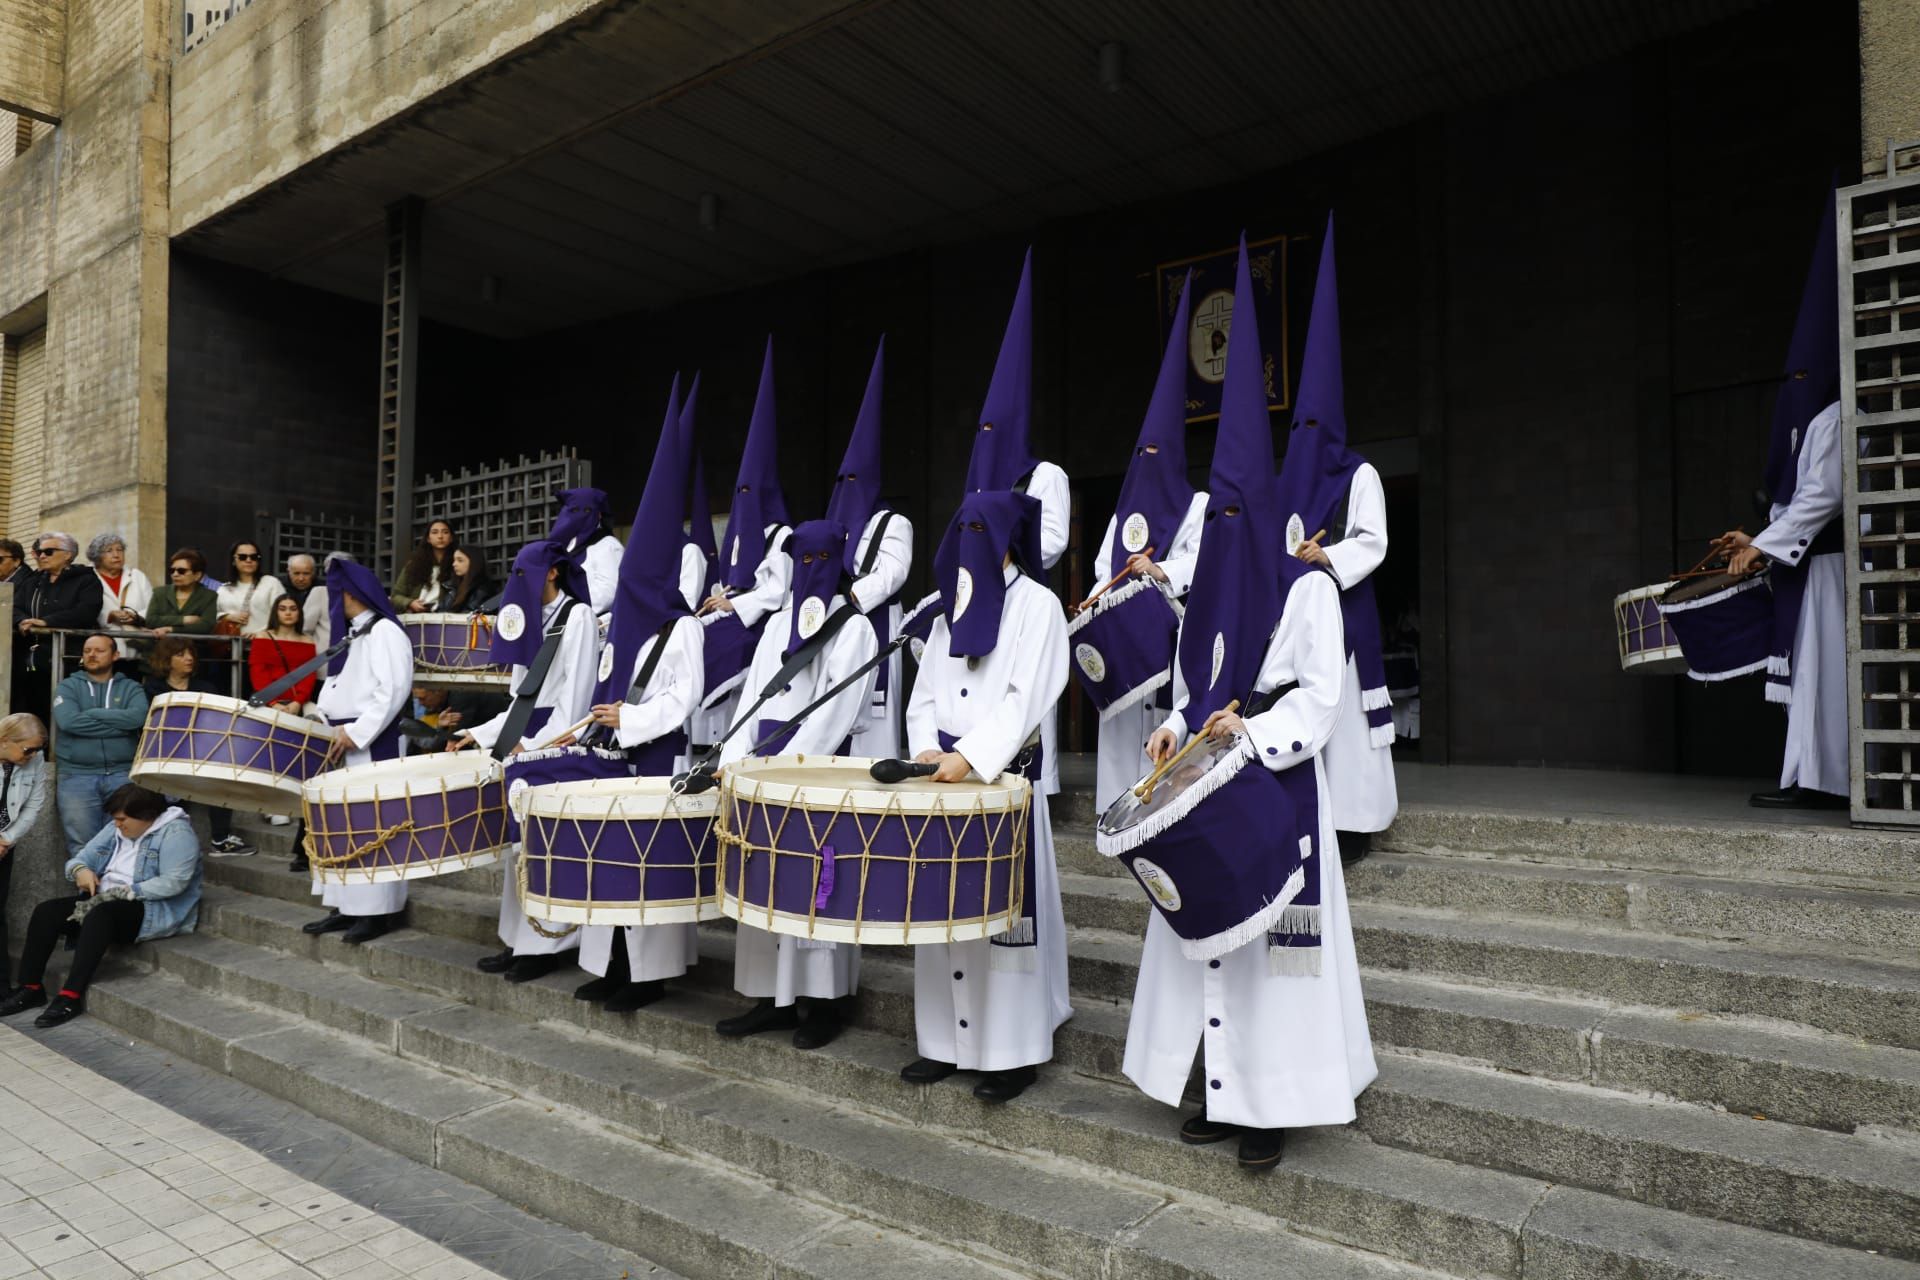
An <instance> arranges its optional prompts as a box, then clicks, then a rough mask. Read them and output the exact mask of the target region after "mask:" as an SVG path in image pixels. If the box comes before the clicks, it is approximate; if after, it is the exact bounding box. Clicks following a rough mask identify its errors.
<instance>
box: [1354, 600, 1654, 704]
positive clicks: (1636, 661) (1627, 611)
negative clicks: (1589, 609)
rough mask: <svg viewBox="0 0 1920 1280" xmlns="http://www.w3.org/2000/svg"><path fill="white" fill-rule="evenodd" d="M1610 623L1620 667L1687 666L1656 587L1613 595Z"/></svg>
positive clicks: (1639, 670) (1650, 670)
mask: <svg viewBox="0 0 1920 1280" xmlns="http://www.w3.org/2000/svg"><path fill="white" fill-rule="evenodd" d="M1613 626H1614V632H1615V635H1616V637H1617V638H1618V640H1619V644H1620V668H1621V670H1623V671H1631V672H1634V673H1636V674H1639V675H1678V674H1679V673H1680V672H1682V671H1685V670H1686V669H1687V662H1686V659H1685V658H1684V657H1682V656H1681V654H1680V641H1679V640H1678V639H1676V638H1675V637H1674V634H1673V628H1672V627H1671V626H1669V625H1668V624H1667V620H1666V619H1665V618H1664V617H1662V616H1661V613H1660V592H1659V591H1658V590H1650V589H1644V588H1643V589H1641V590H1637V591H1628V592H1624V593H1622V594H1621V595H1618V596H1615V597H1614V601H1613ZM1389 687H1391V682H1389Z"/></svg>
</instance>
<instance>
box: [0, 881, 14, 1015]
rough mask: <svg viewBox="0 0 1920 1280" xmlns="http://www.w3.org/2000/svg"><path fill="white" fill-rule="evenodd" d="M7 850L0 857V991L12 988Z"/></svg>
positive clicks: (9, 885) (11, 882)
mask: <svg viewBox="0 0 1920 1280" xmlns="http://www.w3.org/2000/svg"><path fill="white" fill-rule="evenodd" d="M15 856H16V855H15V854H13V853H11V852H9V853H8V854H7V856H6V857H4V858H0V991H11V990H13V979H12V977H11V976H10V975H11V974H12V973H13V952H11V951H9V950H7V942H8V938H7V893H8V891H9V890H11V889H12V888H13V860H14V857H15Z"/></svg>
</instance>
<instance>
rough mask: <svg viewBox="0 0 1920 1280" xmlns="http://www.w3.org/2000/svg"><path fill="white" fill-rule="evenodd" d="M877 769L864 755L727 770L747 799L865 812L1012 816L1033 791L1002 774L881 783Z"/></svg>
mask: <svg viewBox="0 0 1920 1280" xmlns="http://www.w3.org/2000/svg"><path fill="white" fill-rule="evenodd" d="M872 764H873V761H872V760H871V759H868V758H866V757H862V756H804V755H794V756H769V757H767V758H765V759H746V760H740V761H737V762H735V763H734V764H731V765H728V766H727V769H726V775H725V778H724V779H723V782H724V785H725V789H726V790H727V792H728V793H729V794H731V795H737V796H739V797H741V798H742V799H747V800H763V801H768V802H770V803H773V804H798V805H802V806H806V807H809V808H818V809H829V810H831V809H835V808H842V807H844V808H848V809H852V810H856V811H859V812H864V813H886V812H888V811H890V810H894V809H902V810H910V811H930V810H934V809H945V810H948V811H951V812H955V813H961V812H965V811H968V810H971V809H974V808H980V809H984V810H985V811H987V812H1001V811H1010V810H1013V809H1015V808H1018V807H1019V806H1020V804H1021V803H1022V802H1023V801H1024V800H1025V798H1026V795H1027V792H1028V790H1029V788H1030V786H1031V784H1030V783H1028V781H1027V780H1026V779H1025V778H1023V777H1021V776H1020V775H1018V774H1014V773H1003V774H1001V775H1000V776H999V777H997V778H995V779H994V780H993V781H991V782H935V781H934V780H933V779H932V778H908V779H906V780H905V781H902V782H876V781H874V779H873V775H872V774H871V773H869V772H867V770H868V768H869V767H870V766H871V765H872Z"/></svg>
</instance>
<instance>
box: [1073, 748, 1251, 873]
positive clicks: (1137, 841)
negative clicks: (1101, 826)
mask: <svg viewBox="0 0 1920 1280" xmlns="http://www.w3.org/2000/svg"><path fill="white" fill-rule="evenodd" d="M1253 754H1254V753H1253V740H1252V739H1250V738H1248V737H1247V736H1246V735H1245V734H1242V735H1240V741H1239V742H1238V744H1236V745H1235V747H1234V749H1233V750H1232V751H1230V752H1228V753H1227V754H1226V755H1224V756H1222V757H1221V758H1220V759H1219V760H1218V761H1217V762H1216V763H1215V764H1214V766H1213V768H1211V769H1209V770H1207V771H1206V773H1205V774H1203V775H1201V777H1200V780H1199V781H1197V782H1195V783H1194V784H1193V785H1192V786H1190V787H1188V788H1187V789H1186V790H1185V791H1183V792H1181V793H1180V795H1179V797H1178V798H1177V799H1175V800H1174V802H1173V803H1172V804H1170V805H1168V806H1167V807H1166V808H1164V809H1162V810H1161V811H1160V812H1158V813H1156V814H1154V815H1153V816H1152V817H1150V818H1148V819H1147V820H1146V821H1145V822H1142V823H1140V824H1139V825H1138V826H1135V827H1129V828H1128V829H1127V830H1125V831H1113V832H1108V831H1100V830H1097V829H1096V830H1095V832H1094V836H1093V844H1094V848H1096V849H1098V850H1099V851H1100V852H1101V853H1104V854H1106V855H1107V856H1108V857H1109V858H1115V857H1118V856H1119V855H1121V854H1123V853H1132V852H1133V851H1134V850H1135V849H1138V848H1139V847H1140V846H1141V845H1143V844H1145V843H1147V841H1149V840H1151V839H1153V838H1154V837H1155V836H1157V835H1160V834H1161V833H1162V832H1164V831H1166V830H1168V829H1169V828H1170V827H1172V826H1173V824H1174V823H1176V822H1178V821H1180V820H1181V819H1182V818H1184V817H1186V816H1187V815H1188V814H1190V813H1192V812H1193V810H1194V808H1195V806H1197V805H1198V804H1199V803H1200V802H1201V801H1202V800H1205V799H1206V798H1207V797H1208V796H1210V795H1212V794H1213V793H1214V792H1216V791H1218V790H1219V789H1220V788H1222V787H1224V786H1226V785H1227V783H1229V782H1231V781H1233V779H1234V776H1235V775H1236V774H1238V773H1239V772H1240V770H1241V769H1242V768H1244V767H1245V766H1246V763H1247V761H1249V760H1251V759H1253Z"/></svg>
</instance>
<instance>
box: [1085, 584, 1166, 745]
mask: <svg viewBox="0 0 1920 1280" xmlns="http://www.w3.org/2000/svg"><path fill="white" fill-rule="evenodd" d="M1179 638H1180V607H1179V606H1178V605H1176V604H1174V602H1173V601H1172V600H1170V599H1168V598H1167V593H1166V592H1164V591H1162V590H1161V589H1160V584H1159V583H1157V582H1155V581H1153V580H1152V579H1151V578H1135V579H1134V580H1133V581H1132V582H1129V583H1127V584H1126V585H1125V586H1123V587H1117V588H1115V589H1114V590H1112V591H1109V592H1107V593H1106V594H1105V595H1103V596H1101V597H1100V598H1099V599H1098V600H1096V601H1094V603H1093V607H1092V608H1089V609H1082V610H1081V611H1080V612H1079V613H1078V614H1076V615H1075V616H1074V619H1073V621H1072V622H1070V623H1068V624H1067V644H1068V645H1069V646H1070V647H1071V650H1072V653H1073V670H1074V674H1075V675H1077V676H1079V678H1080V687H1081V688H1082V689H1085V690H1086V692H1087V697H1088V698H1090V699H1092V701H1093V705H1094V706H1095V707H1097V708H1099V711H1100V714H1101V715H1102V716H1107V715H1111V714H1113V713H1114V712H1116V711H1123V710H1125V709H1126V708H1128V707H1131V706H1133V705H1134V704H1135V703H1137V702H1139V701H1140V700H1141V699H1142V698H1146V697H1149V696H1150V695H1152V694H1153V693H1155V692H1156V691H1158V690H1160V689H1162V688H1165V687H1166V684H1167V682H1168V681H1169V680H1171V679H1173V656H1174V647H1175V646H1176V645H1177V644H1178V642H1179Z"/></svg>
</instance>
